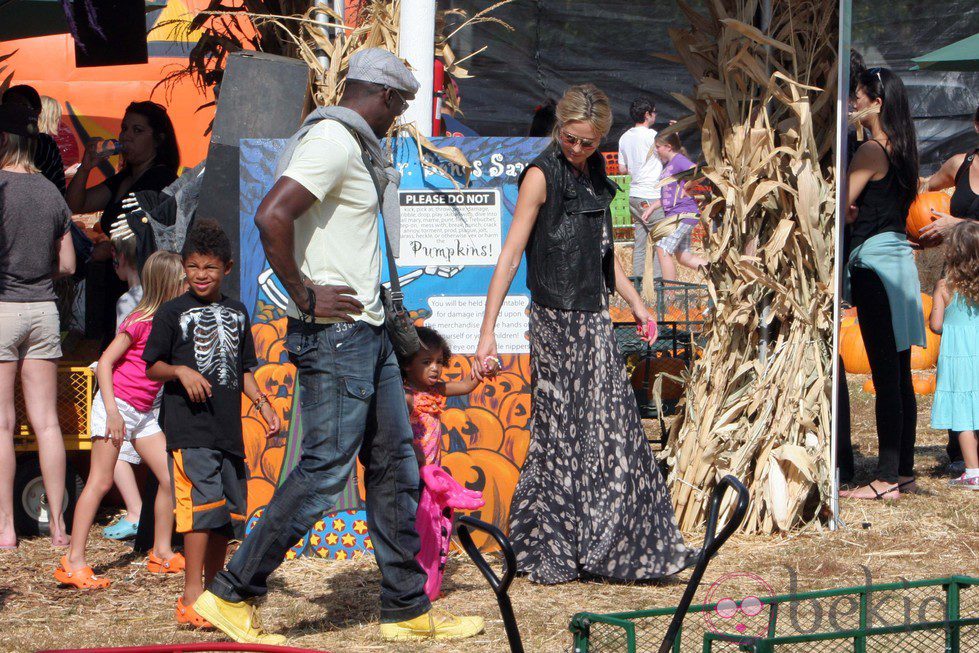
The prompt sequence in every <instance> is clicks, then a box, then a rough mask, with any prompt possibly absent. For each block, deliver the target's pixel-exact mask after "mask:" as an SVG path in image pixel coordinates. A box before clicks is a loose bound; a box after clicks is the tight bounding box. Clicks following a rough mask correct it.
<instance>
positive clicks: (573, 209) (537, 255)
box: [520, 143, 618, 312]
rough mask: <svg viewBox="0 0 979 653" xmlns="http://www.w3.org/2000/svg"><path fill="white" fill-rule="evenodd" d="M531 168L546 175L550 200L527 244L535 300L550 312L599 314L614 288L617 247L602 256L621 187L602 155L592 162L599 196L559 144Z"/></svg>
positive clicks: (590, 167)
mask: <svg viewBox="0 0 979 653" xmlns="http://www.w3.org/2000/svg"><path fill="white" fill-rule="evenodd" d="M531 167H536V168H540V170H541V171H542V172H543V173H544V178H545V180H546V182H547V199H546V200H545V201H544V204H543V205H541V207H540V210H539V212H538V213H537V222H536V223H535V224H534V229H533V231H532V232H531V234H530V240H529V241H528V243H527V287H528V288H529V289H530V297H531V299H532V300H533V301H534V302H535V303H537V304H541V305H543V306H548V307H550V308H558V309H562V310H577V311H591V312H598V311H600V310H602V308H603V307H604V306H605V305H606V302H605V301H604V297H603V295H608V294H609V293H610V292H612V291H613V290H614V289H615V272H614V270H615V268H614V263H615V258H614V257H615V252H614V247H613V248H610V249H609V250H608V251H604V252H603V251H602V229H603V225H605V228H607V229H608V230H609V234H610V235H611V233H612V213H611V211H609V204H611V203H612V199H613V198H614V197H615V191H616V190H617V188H618V186H616V184H615V183H614V182H613V181H612V180H611V179H609V178H608V175H606V174H605V160H604V159H603V158H602V155H601V154H600V153H598V152H596V153H595V154H593V155H592V156H590V157H589V158H588V171H589V173H590V176H591V179H592V184H591V185H592V186H594V188H595V192H594V193H593V192H591V190H590V188H589V183H588V181H587V180H584V179H581V178H579V176H578V175H576V174H575V173H574V172H573V171H572V167H571V164H570V163H569V162H568V161H567V159H565V158H564V155H563V154H562V153H561V148H560V146H558V145H557V144H556V143H555V144H552V145H551V146H550V147H548V148H547V149H546V150H545V151H544V152H543V153H542V154H541V155H540V156H538V157H537V158H536V159H534V161H533V162H532V163H531V164H530V166H528V170H529V169H530V168H531ZM524 174H526V171H524ZM520 181H523V176H522V175H521V179H520Z"/></svg>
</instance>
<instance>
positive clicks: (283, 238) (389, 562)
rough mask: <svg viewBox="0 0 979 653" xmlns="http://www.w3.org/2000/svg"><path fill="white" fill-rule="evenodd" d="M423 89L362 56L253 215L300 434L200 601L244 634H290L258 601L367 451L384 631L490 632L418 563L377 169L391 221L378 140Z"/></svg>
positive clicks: (389, 177) (272, 639)
mask: <svg viewBox="0 0 979 653" xmlns="http://www.w3.org/2000/svg"><path fill="white" fill-rule="evenodd" d="M417 91H418V81H417V80H416V79H415V78H414V76H413V75H412V74H411V73H410V72H409V71H408V69H407V68H406V67H405V65H404V63H403V62H402V61H401V60H400V59H398V58H397V57H396V56H395V55H394V54H392V53H390V52H388V51H386V50H381V49H377V48H375V49H370V50H364V51H361V52H358V53H356V54H355V55H354V56H353V57H352V58H351V60H350V69H349V72H348V73H347V78H346V84H345V88H344V93H343V97H342V98H341V99H340V104H339V106H336V107H322V108H320V109H317V110H316V111H314V112H313V113H311V114H310V115H309V116H308V117H307V118H306V120H305V121H304V122H303V125H302V127H301V128H300V129H299V131H298V132H297V133H296V135H295V136H293V138H292V139H291V140H290V142H289V143H288V144H287V145H286V148H285V149H284V151H283V154H282V157H281V158H280V160H279V170H278V174H279V176H278V179H277V181H276V182H275V184H274V185H273V186H272V189H271V190H270V191H269V193H268V195H266V196H265V199H264V200H263V201H262V203H261V205H260V206H259V208H258V212H257V213H256V215H255V223H256V225H257V226H258V229H259V233H260V234H261V238H262V245H263V246H264V248H265V255H266V257H267V258H268V261H269V263H270V264H271V266H272V269H273V270H274V271H275V274H276V275H277V276H278V277H279V280H280V281H281V282H282V284H283V286H284V287H285V289H286V291H287V292H288V293H289V298H290V301H289V307H288V310H287V314H288V327H287V335H286V348H287V349H288V350H289V354H290V358H291V359H292V361H293V362H294V363H295V364H296V366H297V368H298V372H299V374H298V377H299V390H298V391H299V401H300V406H301V409H302V425H303V442H302V455H301V457H300V459H299V463H298V464H297V465H296V467H295V469H293V470H292V472H290V473H289V476H288V477H287V478H286V480H285V482H284V483H282V485H280V486H279V487H278V488H277V489H276V491H275V494H274V495H273V496H272V500H271V501H270V502H269V504H268V506H266V507H265V512H264V514H263V515H262V518H261V519H260V520H259V521H258V523H257V524H256V525H255V528H254V529H253V530H252V531H251V533H250V534H249V535H248V536H247V537H246V538H245V540H244V542H243V543H242V545H241V547H240V548H239V549H238V551H237V552H236V553H235V555H234V557H232V559H231V561H230V562H229V563H228V566H227V568H226V569H225V570H222V571H220V572H218V573H217V575H216V576H215V577H214V580H213V582H211V584H210V590H209V591H207V592H205V593H204V594H202V595H201V597H200V598H199V599H197V601H196V602H195V603H194V604H193V608H192V609H193V610H194V611H196V613H197V615H198V616H199V617H201V618H203V619H206V620H207V621H209V622H210V623H211V624H213V625H214V626H216V627H217V628H219V629H221V630H222V631H224V632H225V633H226V634H228V635H229V636H230V637H232V638H233V639H235V640H236V641H239V642H247V643H268V644H276V643H281V642H282V641H284V640H285V638H284V637H282V636H281V635H273V634H269V633H266V632H264V631H262V629H261V628H260V627H259V626H258V625H257V619H256V614H255V607H254V600H255V599H256V598H258V597H261V596H263V595H264V594H266V593H267V592H268V586H267V579H268V576H269V574H271V573H272V572H273V571H275V569H276V568H277V567H278V566H279V564H281V562H282V560H283V557H284V556H285V553H286V551H287V550H288V549H289V547H291V546H293V545H294V544H295V543H296V542H297V541H298V540H299V539H300V538H301V537H302V536H303V534H304V533H306V532H307V531H308V530H309V528H310V527H311V526H312V525H313V524H314V523H315V522H316V520H318V519H320V518H321V517H322V515H323V513H324V512H325V511H326V510H328V509H330V508H331V507H332V506H334V505H335V504H336V502H337V499H338V498H339V496H340V493H341V492H342V491H343V489H344V487H345V485H346V482H347V479H348V478H349V476H350V474H351V472H352V471H353V470H354V465H355V464H356V457H357V455H358V452H359V454H360V460H361V462H363V464H364V467H365V474H364V478H365V481H366V491H367V521H368V528H369V529H370V534H371V541H372V542H373V545H374V553H375V557H376V558H377V564H378V567H380V570H381V614H380V616H381V635H382V636H383V637H384V638H386V639H391V640H413V639H428V638H434V639H455V638H463V637H471V636H473V635H476V634H478V633H479V632H481V631H482V629H483V620H482V619H481V618H479V617H454V616H451V615H447V614H435V613H434V612H433V611H432V609H431V604H430V602H429V599H428V597H427V596H426V595H425V587H424V586H425V581H426V575H425V572H424V571H423V570H422V569H421V567H420V566H419V565H418V563H417V561H416V560H415V556H416V554H417V553H418V549H419V540H418V534H417V532H416V531H415V512H416V510H417V504H418V489H419V476H418V463H417V462H416V458H415V455H414V452H413V450H412V446H411V442H412V432H411V426H410V424H409V423H408V411H407V406H406V403H405V395H404V387H403V385H402V380H401V372H400V369H399V367H398V361H397V358H396V357H395V354H394V350H393V348H392V345H391V341H390V339H389V338H388V335H387V333H386V332H385V329H384V308H383V306H382V304H381V300H380V294H379V292H380V283H381V254H380V247H379V225H378V219H377V212H378V207H379V196H378V188H376V187H375V183H374V181H373V180H372V172H373V176H374V177H376V178H377V182H378V183H377V185H378V186H380V187H381V188H380V199H381V204H382V212H383V215H384V219H385V222H386V223H388V227H389V230H390V229H391V223H392V222H397V214H396V213H395V210H396V208H397V187H398V175H397V173H396V171H395V170H394V168H393V166H391V164H390V163H388V162H387V159H386V157H385V156H384V154H383V152H382V150H381V145H380V141H379V138H381V137H383V136H384V135H385V134H386V133H387V132H388V130H389V129H390V128H391V125H392V124H394V121H395V119H396V118H397V117H398V116H400V115H401V114H402V113H404V111H405V109H407V107H408V103H409V102H410V101H411V100H412V99H414V96H415V93H416V92H417ZM368 165H369V166H371V168H373V170H370V169H368ZM392 236H394V234H392ZM391 240H392V242H398V239H397V238H396V237H392V238H391ZM392 273H393V274H397V271H396V270H395V271H393V272H392Z"/></svg>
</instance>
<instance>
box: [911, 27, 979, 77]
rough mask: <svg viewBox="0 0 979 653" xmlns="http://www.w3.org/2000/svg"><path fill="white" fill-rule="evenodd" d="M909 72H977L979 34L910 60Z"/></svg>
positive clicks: (978, 66) (978, 64)
mask: <svg viewBox="0 0 979 653" xmlns="http://www.w3.org/2000/svg"><path fill="white" fill-rule="evenodd" d="M911 61H913V62H914V63H915V64H916V65H915V66H913V67H912V68H911V70H963V71H970V72H976V71H979V34H973V35H972V36H970V37H968V38H964V39H962V40H961V41H956V42H955V43H953V44H952V45H946V46H945V47H944V48H940V49H938V50H935V51H934V52H929V53H928V54H925V55H922V56H920V57H915V58H914V59H912V60H911Z"/></svg>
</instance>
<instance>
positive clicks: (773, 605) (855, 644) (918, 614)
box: [570, 576, 979, 653]
mask: <svg viewBox="0 0 979 653" xmlns="http://www.w3.org/2000/svg"><path fill="white" fill-rule="evenodd" d="M977 585H979V578H973V577H967V576H952V577H948V578H938V579H934V580H923V581H911V582H901V583H889V584H880V585H865V586H857V587H847V588H843V589H836V590H823V591H817V592H807V593H803V594H795V595H790V596H774V597H760V598H759V600H758V603H759V604H760V611H759V612H758V613H756V618H758V619H761V620H762V629H761V630H762V632H747V631H743V632H725V626H726V627H727V628H729V629H730V630H735V627H734V624H733V623H726V622H731V621H736V620H732V619H731V618H730V617H724V616H723V615H720V614H719V613H718V606H719V605H720V602H719V603H711V604H703V605H694V606H691V607H690V609H689V610H688V611H687V613H686V617H685V619H684V622H683V628H682V630H681V632H680V636H679V637H678V638H677V639H676V641H675V642H674V645H673V647H672V649H671V650H672V652H673V653H694V652H703V653H734V652H738V653H740V652H750V653H843V652H846V653H939V652H944V653H959V652H960V651H962V652H972V651H979V589H975V586H977ZM727 600H728V601H730V599H727ZM744 601H745V600H741V601H740V602H737V604H736V605H737V609H738V610H741V609H742V607H743V606H744ZM732 605H733V604H732ZM674 613H675V609H674V608H661V609H654V610H646V611H639V612H621V613H615V614H604V615H602V614H591V613H580V614H577V615H575V616H574V618H573V619H572V620H571V625H570V629H571V632H572V634H573V636H574V651H575V653H646V652H647V651H651V652H654V653H655V652H656V651H659V646H660V642H661V641H662V638H663V634H664V633H665V632H666V627H667V624H668V623H669V621H670V619H671V618H672V616H673V614H674ZM753 623H756V624H757V622H753Z"/></svg>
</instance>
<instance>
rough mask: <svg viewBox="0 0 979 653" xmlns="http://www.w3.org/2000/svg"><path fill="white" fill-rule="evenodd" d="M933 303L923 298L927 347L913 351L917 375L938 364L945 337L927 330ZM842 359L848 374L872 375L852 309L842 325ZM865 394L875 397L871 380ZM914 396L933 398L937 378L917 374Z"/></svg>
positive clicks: (847, 312) (912, 364)
mask: <svg viewBox="0 0 979 653" xmlns="http://www.w3.org/2000/svg"><path fill="white" fill-rule="evenodd" d="M931 305H932V299H931V296H930V295H926V294H924V293H922V294H921V308H922V312H923V313H924V318H925V342H926V344H925V346H924V347H918V346H917V345H914V346H912V347H911V369H912V370H916V371H925V370H934V368H935V366H936V365H937V364H938V352H939V349H940V347H941V342H942V337H941V336H940V335H938V334H937V333H935V332H934V331H932V330H931V328H930V327H929V326H928V317H929V316H930V315H931ZM840 357H841V358H842V359H843V367H844V368H845V369H846V371H847V374H870V362H869V361H868V360H867V350H866V349H865V348H864V346H863V334H862V333H861V332H860V322H859V320H858V319H857V317H856V311H855V310H853V309H850V310H848V311H845V312H844V314H843V320H842V323H841V324H840ZM863 389H864V391H865V392H870V393H872V394H873V393H874V389H873V382H872V381H870V380H869V379H868V380H867V382H866V383H865V384H864V386H863ZM914 391H915V394H932V393H933V392H934V391H935V375H934V373H931V374H915V375H914Z"/></svg>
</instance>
